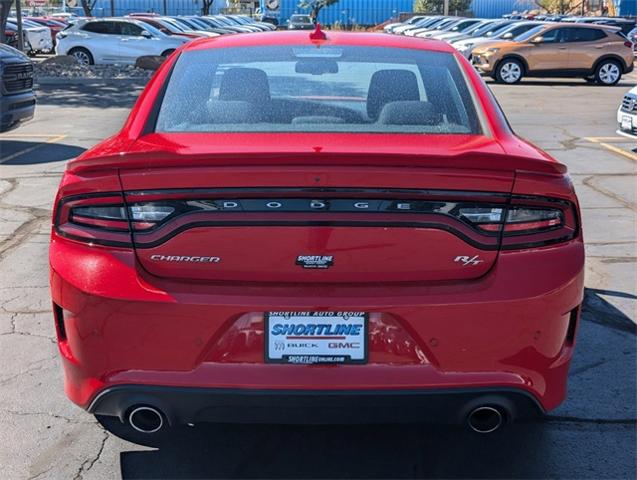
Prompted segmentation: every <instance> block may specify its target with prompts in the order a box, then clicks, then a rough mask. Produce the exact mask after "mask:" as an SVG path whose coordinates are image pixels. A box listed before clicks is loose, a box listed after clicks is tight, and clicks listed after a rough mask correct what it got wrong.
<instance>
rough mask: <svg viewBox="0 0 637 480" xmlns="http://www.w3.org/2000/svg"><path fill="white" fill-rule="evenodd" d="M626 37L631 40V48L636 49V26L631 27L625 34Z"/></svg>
mask: <svg viewBox="0 0 637 480" xmlns="http://www.w3.org/2000/svg"><path fill="white" fill-rule="evenodd" d="M626 38H628V40H630V41H631V42H633V50H637V28H633V29H632V30H631V31H630V32H628V34H626Z"/></svg>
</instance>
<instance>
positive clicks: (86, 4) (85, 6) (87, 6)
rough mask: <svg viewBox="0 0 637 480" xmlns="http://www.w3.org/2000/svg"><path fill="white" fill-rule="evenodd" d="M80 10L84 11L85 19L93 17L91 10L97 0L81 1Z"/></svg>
mask: <svg viewBox="0 0 637 480" xmlns="http://www.w3.org/2000/svg"><path fill="white" fill-rule="evenodd" d="M81 3H82V10H84V15H85V16H87V17H92V16H93V8H94V7H95V4H96V3H97V0H81Z"/></svg>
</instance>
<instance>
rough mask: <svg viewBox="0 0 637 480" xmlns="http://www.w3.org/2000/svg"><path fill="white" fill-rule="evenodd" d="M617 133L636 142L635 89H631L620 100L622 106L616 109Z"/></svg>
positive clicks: (636, 94)
mask: <svg viewBox="0 0 637 480" xmlns="http://www.w3.org/2000/svg"><path fill="white" fill-rule="evenodd" d="M617 123H618V124H619V129H618V130H617V133H618V134H620V135H623V136H624V137H628V138H630V139H633V140H637V87H633V89H632V90H630V91H629V92H628V93H627V94H626V95H624V98H623V99H622V104H621V105H620V106H619V109H617Z"/></svg>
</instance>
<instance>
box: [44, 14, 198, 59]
mask: <svg viewBox="0 0 637 480" xmlns="http://www.w3.org/2000/svg"><path fill="white" fill-rule="evenodd" d="M188 40H189V38H185V37H177V36H169V35H166V34H164V33H162V32H160V31H159V30H157V29H156V28H154V27H152V26H151V25H148V24H147V23H144V22H142V21H140V20H133V19H125V18H105V19H99V20H89V21H81V22H78V23H76V24H74V25H72V26H71V27H69V28H68V29H66V30H64V31H63V32H61V33H59V34H58V45H57V48H56V52H57V54H58V55H72V56H74V57H75V58H76V59H77V61H78V62H80V63H81V64H83V65H93V64H109V63H121V64H133V63H135V61H136V60H137V58H139V57H141V56H144V55H162V56H168V55H170V54H171V53H172V52H174V51H175V50H176V49H177V48H179V47H180V46H182V45H183V44H184V43H186V42H188Z"/></svg>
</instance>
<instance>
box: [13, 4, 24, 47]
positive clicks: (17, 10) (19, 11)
mask: <svg viewBox="0 0 637 480" xmlns="http://www.w3.org/2000/svg"><path fill="white" fill-rule="evenodd" d="M15 16H16V19H17V23H18V50H20V51H21V52H24V37H23V36H22V35H23V33H22V32H23V30H22V4H21V0H15Z"/></svg>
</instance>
